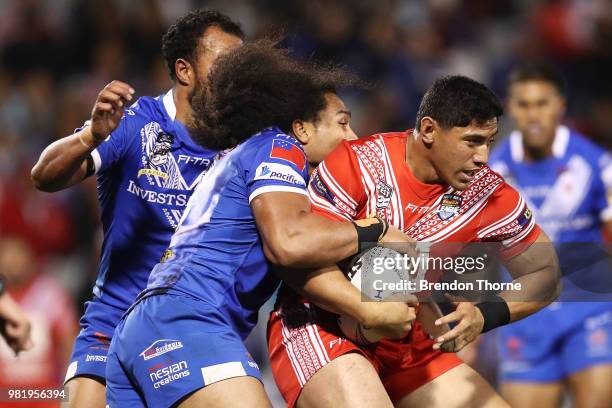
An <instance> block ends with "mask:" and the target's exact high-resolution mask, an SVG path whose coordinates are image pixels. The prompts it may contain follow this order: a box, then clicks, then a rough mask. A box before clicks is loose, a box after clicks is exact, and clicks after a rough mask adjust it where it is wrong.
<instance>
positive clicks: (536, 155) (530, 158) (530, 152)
mask: <svg viewBox="0 0 612 408" xmlns="http://www.w3.org/2000/svg"><path fill="white" fill-rule="evenodd" d="M523 150H524V152H525V156H524V160H525V161H526V162H534V161H540V160H546V159H548V158H549V157H552V155H553V151H552V143H551V144H550V145H549V146H545V147H529V146H523Z"/></svg>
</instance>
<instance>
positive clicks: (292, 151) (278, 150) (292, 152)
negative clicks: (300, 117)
mask: <svg viewBox="0 0 612 408" xmlns="http://www.w3.org/2000/svg"><path fill="white" fill-rule="evenodd" d="M270 157H272V158H275V159H281V160H285V161H288V162H291V163H293V164H295V165H296V166H297V168H298V169H299V170H300V171H303V170H304V168H305V167H306V157H305V156H304V152H303V151H302V150H301V149H300V148H299V147H297V146H296V145H294V144H293V143H291V142H289V141H287V140H283V139H274V140H272V150H271V151H270Z"/></svg>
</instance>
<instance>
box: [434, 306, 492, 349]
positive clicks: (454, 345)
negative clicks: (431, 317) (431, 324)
mask: <svg viewBox="0 0 612 408" xmlns="http://www.w3.org/2000/svg"><path fill="white" fill-rule="evenodd" d="M452 303H453V305H455V311H454V312H451V313H449V314H447V315H446V316H443V317H441V318H439V319H438V320H436V322H435V325H436V326H440V325H444V324H449V323H454V322H458V323H457V325H456V326H455V327H453V329H452V330H451V331H449V332H448V333H445V334H443V335H441V336H440V337H438V338H437V339H435V343H434V345H433V348H434V349H435V350H438V349H439V350H442V351H445V352H452V351H459V350H461V349H463V348H464V347H465V346H466V345H468V344H470V343H471V342H473V341H474V340H476V339H477V338H478V336H480V333H482V328H483V327H484V317H483V316H482V313H480V309H478V308H477V307H476V306H474V303H471V302H465V301H457V302H452Z"/></svg>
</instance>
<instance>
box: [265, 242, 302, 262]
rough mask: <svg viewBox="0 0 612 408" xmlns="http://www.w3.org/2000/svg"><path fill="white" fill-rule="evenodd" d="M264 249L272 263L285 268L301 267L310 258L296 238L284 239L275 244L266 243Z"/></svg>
mask: <svg viewBox="0 0 612 408" xmlns="http://www.w3.org/2000/svg"><path fill="white" fill-rule="evenodd" d="M264 251H265V255H266V257H267V258H268V260H269V261H270V262H271V263H273V264H275V265H278V266H282V267H284V268H299V267H301V266H303V265H304V264H305V263H306V261H307V259H308V254H307V253H306V251H305V250H304V247H303V245H301V244H300V242H298V240H295V239H284V240H280V241H278V242H277V243H275V244H274V245H266V246H265V247H264Z"/></svg>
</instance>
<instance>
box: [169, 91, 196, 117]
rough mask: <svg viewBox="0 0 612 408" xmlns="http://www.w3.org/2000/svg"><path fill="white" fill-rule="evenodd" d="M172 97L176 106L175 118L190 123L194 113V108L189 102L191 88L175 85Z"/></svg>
mask: <svg viewBox="0 0 612 408" xmlns="http://www.w3.org/2000/svg"><path fill="white" fill-rule="evenodd" d="M172 97H173V98H174V105H175V106H176V118H175V119H176V120H178V121H180V122H181V123H182V124H184V125H188V124H189V123H190V122H191V115H192V114H193V109H192V108H191V104H190V103H189V90H187V89H186V88H185V87H182V86H178V85H175V86H174V88H173V89H172Z"/></svg>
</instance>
